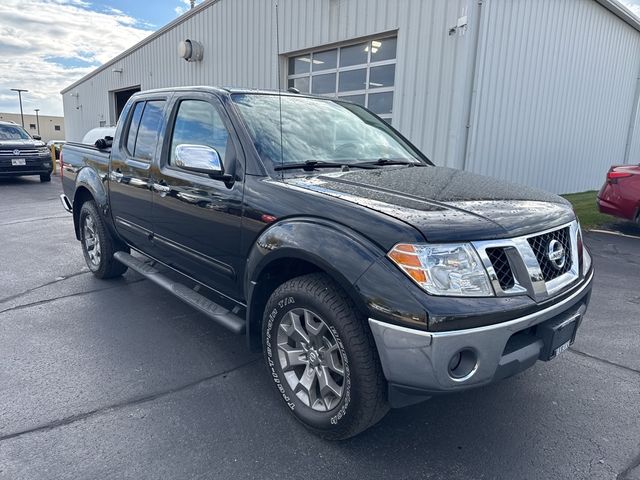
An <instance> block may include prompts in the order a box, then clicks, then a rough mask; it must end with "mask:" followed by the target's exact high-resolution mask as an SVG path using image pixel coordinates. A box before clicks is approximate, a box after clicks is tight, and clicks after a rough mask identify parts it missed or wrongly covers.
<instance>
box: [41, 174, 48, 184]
mask: <svg viewBox="0 0 640 480" xmlns="http://www.w3.org/2000/svg"><path fill="white" fill-rule="evenodd" d="M40 181H41V182H42V183H44V182H50V181H51V174H50V173H43V174H42V175H40Z"/></svg>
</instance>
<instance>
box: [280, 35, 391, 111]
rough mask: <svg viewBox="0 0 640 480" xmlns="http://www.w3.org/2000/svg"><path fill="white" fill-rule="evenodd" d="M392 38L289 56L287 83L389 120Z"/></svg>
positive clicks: (306, 91) (303, 90)
mask: <svg viewBox="0 0 640 480" xmlns="http://www.w3.org/2000/svg"><path fill="white" fill-rule="evenodd" d="M396 44H397V38H396V37H380V38H375V39H372V40H369V41H366V42H360V43H357V44H354V45H345V46H342V47H338V48H333V49H330V50H326V49H324V50H317V51H312V52H308V53H305V54H304V55H297V56H294V57H289V71H288V76H287V80H288V86H289V88H291V87H294V88H297V89H298V90H300V92H302V93H312V94H314V95H325V96H328V97H333V98H336V97H337V98H340V99H343V100H348V101H350V102H354V103H358V104H360V105H362V106H364V107H367V108H369V110H371V111H373V112H374V113H377V114H378V115H379V116H380V117H382V118H384V119H386V120H387V121H389V122H390V121H391V118H392V115H393V110H392V109H393V92H394V86H395V73H396Z"/></svg>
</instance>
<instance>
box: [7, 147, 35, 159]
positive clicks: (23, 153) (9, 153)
mask: <svg viewBox="0 0 640 480" xmlns="http://www.w3.org/2000/svg"><path fill="white" fill-rule="evenodd" d="M18 150H20V153H19V154H17V155H16V154H15V153H13V149H11V150H0V157H12V158H22V157H29V156H32V155H38V150H36V149H35V148H25V149H21V148H20V149H18Z"/></svg>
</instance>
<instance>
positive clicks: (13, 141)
mask: <svg viewBox="0 0 640 480" xmlns="http://www.w3.org/2000/svg"><path fill="white" fill-rule="evenodd" d="M52 169H53V164H52V163H51V152H50V151H49V149H48V148H47V146H46V145H45V143H44V142H42V141H41V140H40V137H39V136H38V135H34V136H31V135H29V134H28V133H27V131H26V130H25V129H24V128H22V127H21V126H20V125H16V124H15V123H12V122H2V121H0V177H18V176H25V175H39V176H40V181H41V182H50V181H51V171H52Z"/></svg>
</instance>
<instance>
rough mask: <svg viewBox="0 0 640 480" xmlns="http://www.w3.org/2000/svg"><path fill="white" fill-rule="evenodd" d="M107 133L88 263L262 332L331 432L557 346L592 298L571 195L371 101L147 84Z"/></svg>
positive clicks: (300, 397)
mask: <svg viewBox="0 0 640 480" xmlns="http://www.w3.org/2000/svg"><path fill="white" fill-rule="evenodd" d="M111 143H112V145H110V144H111ZM99 146H101V147H103V149H99V148H95V147H91V146H86V145H79V144H72V143H67V144H66V145H65V146H64V148H63V151H62V164H63V175H64V178H63V186H64V194H63V195H62V196H61V199H62V203H63V205H64V207H65V208H66V209H67V210H68V211H70V212H72V213H73V220H74V225H75V233H76V237H77V238H78V240H79V241H80V242H81V245H82V249H83V252H84V256H85V259H86V261H87V264H88V266H89V268H90V269H91V270H92V271H93V272H94V274H95V275H96V276H98V277H100V278H109V277H114V276H118V275H121V274H123V273H124V272H125V270H127V268H130V269H133V270H135V271H137V272H139V273H140V274H142V275H144V276H145V277H147V278H148V279H149V280H150V281H152V282H154V283H155V284H157V285H158V286H159V287H161V288H164V289H166V290H168V291H170V292H171V293H173V294H175V295H176V296H178V297H179V298H181V299H182V300H184V301H185V302H187V303H188V304H190V305H192V306H193V307H195V308H196V309H198V310H200V311H201V312H203V313H204V314H206V315H208V316H209V317H210V318H211V319H212V320H214V321H216V322H218V323H219V324H220V325H222V326H224V327H226V328H228V329H231V330H232V331H234V332H237V333H238V334H244V335H246V338H247V343H248V348H251V349H262V350H263V352H264V357H265V362H266V366H267V369H268V373H269V376H270V377H271V378H272V379H273V382H274V386H275V388H276V390H277V392H278V394H279V395H280V396H281V397H282V399H283V401H284V403H285V404H286V405H287V406H288V408H289V409H290V410H291V411H292V412H293V414H294V415H295V416H296V418H297V419H299V420H300V421H301V422H302V423H303V424H304V425H305V426H307V427H308V428H309V429H311V430H312V431H314V432H315V433H317V434H319V435H321V436H323V437H325V438H331V439H341V438H347V437H350V436H353V435H355V434H357V433H358V432H360V431H362V430H364V429H366V428H367V427H369V426H371V425H373V424H374V423H375V422H377V421H378V420H379V419H381V418H382V417H383V416H384V414H385V413H386V412H387V410H388V408H389V406H392V407H400V406H404V405H408V404H411V403H415V402H417V401H420V400H423V399H425V398H428V397H430V396H433V395H436V394H439V393H444V392H455V391H460V390H464V389H467V388H470V387H477V386H480V385H486V384H487V383H490V382H493V381H496V380H499V379H502V378H505V377H508V376H510V375H513V374H516V373H518V372H520V371H522V370H524V369H526V368H528V367H530V366H532V365H533V364H534V363H535V362H536V361H537V360H551V359H553V358H554V357H556V356H557V355H558V354H560V353H562V352H563V351H564V350H565V349H567V348H568V347H569V345H570V344H571V343H572V342H573V341H574V339H575V335H576V331H577V329H578V327H579V325H580V322H581V319H582V317H583V315H584V313H585V310H586V308H587V305H588V303H589V298H590V294H591V282H592V278H593V268H592V262H591V257H590V255H589V253H588V252H587V249H586V248H585V246H584V245H583V242H582V233H581V230H580V225H579V224H578V222H577V220H576V217H575V215H574V212H573V211H572V209H571V206H570V205H569V204H568V203H567V202H566V201H565V200H563V199H562V198H560V197H558V196H556V195H552V194H548V193H544V192H540V191H536V190H532V189H529V188H526V187H522V186H517V185H512V184H508V183H505V182H503V181H498V180H495V179H491V178H487V177H483V176H478V175H474V174H471V173H468V172H465V171H460V170H454V169H450V168H443V167H436V166H434V165H433V164H432V163H431V162H430V161H429V160H428V159H427V158H426V157H425V156H424V155H423V154H422V153H420V151H418V150H417V149H416V148H415V147H414V146H412V145H411V144H410V143H409V142H408V141H407V140H406V139H405V138H404V137H403V136H402V135H400V134H399V133H398V132H397V131H395V130H394V129H393V128H391V127H390V126H389V125H387V124H386V123H385V122H384V121H382V120H380V119H379V118H378V117H376V116H375V115H374V114H372V113H370V112H369V111H367V110H366V109H364V108H362V107H360V106H358V105H354V104H351V103H348V102H342V101H339V100H335V99H328V98H317V97H312V96H305V95H299V94H294V93H279V92H267V91H255V90H239V89H221V88H220V89H219V88H210V87H192V88H177V89H170V90H169V89H164V90H154V91H147V92H143V93H139V94H136V95H134V96H133V97H132V98H131V99H130V100H129V102H128V104H127V106H126V107H125V109H124V111H123V113H122V116H121V119H120V122H119V124H118V127H117V130H116V134H115V137H114V138H113V140H112V142H110V141H109V139H107V141H103V142H101V144H100V145H99ZM134 251H135V252H136V253H135V254H132V252H134Z"/></svg>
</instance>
